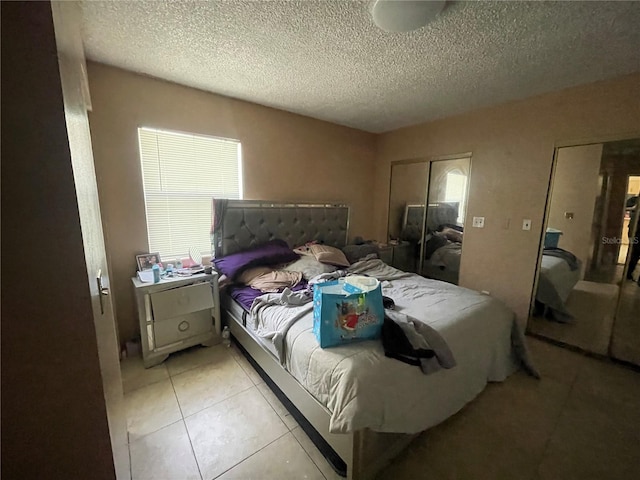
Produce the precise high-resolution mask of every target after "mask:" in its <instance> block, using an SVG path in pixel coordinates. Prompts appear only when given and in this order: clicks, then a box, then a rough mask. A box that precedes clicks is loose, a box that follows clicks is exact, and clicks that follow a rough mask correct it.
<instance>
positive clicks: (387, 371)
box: [213, 201, 535, 479]
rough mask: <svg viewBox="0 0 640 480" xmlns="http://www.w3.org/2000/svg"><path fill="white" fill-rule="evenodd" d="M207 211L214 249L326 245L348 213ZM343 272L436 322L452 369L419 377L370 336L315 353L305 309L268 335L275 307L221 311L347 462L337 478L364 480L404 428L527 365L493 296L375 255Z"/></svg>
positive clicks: (341, 234) (250, 208) (454, 407)
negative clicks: (369, 279) (273, 337)
mask: <svg viewBox="0 0 640 480" xmlns="http://www.w3.org/2000/svg"><path fill="white" fill-rule="evenodd" d="M218 210H219V209H218V208H216V212H217V213H216V220H215V227H214V239H213V241H214V251H215V255H216V257H220V256H224V255H228V254H231V253H234V252H237V251H239V250H241V249H242V248H246V247H250V246H252V245H255V244H257V243H260V242H261V241H267V240H270V239H273V238H281V239H284V240H286V241H287V243H288V244H289V246H290V247H294V246H297V245H301V244H303V243H304V242H306V241H308V240H318V241H321V242H324V243H326V244H330V245H333V246H336V247H343V246H344V245H345V244H346V242H347V236H348V218H349V209H348V207H346V206H343V205H328V204H327V205H319V204H277V203H272V202H258V201H228V202H225V205H224V207H221V208H220V211H221V213H218ZM349 268H350V269H351V270H352V271H353V272H354V273H366V274H369V275H371V276H374V277H376V278H378V279H379V280H380V281H381V282H382V287H383V294H385V295H387V296H390V297H391V298H393V299H394V300H395V302H396V308H397V310H399V311H401V312H403V313H406V314H408V315H411V316H412V317H415V318H418V319H420V320H422V321H424V322H425V323H428V324H430V325H431V326H432V327H433V328H435V329H436V330H437V331H438V332H439V333H440V334H441V335H442V337H443V338H444V339H445V340H446V342H447V343H448V345H449V347H450V348H451V350H452V352H453V353H454V355H455V358H456V362H457V365H456V367H454V368H452V369H449V370H444V369H443V370H440V371H438V372H436V373H432V374H430V375H424V374H422V372H421V371H420V369H419V368H416V367H413V366H410V365H406V364H404V363H401V362H398V361H396V360H393V359H390V358H387V357H385V356H384V351H383V349H382V346H381V343H380V341H378V340H376V341H366V342H360V343H357V344H352V345H346V346H340V347H333V348H327V349H321V348H319V346H318V344H317V341H316V339H315V337H314V335H313V333H312V331H311V328H312V314H311V310H310V308H309V306H304V305H302V306H300V308H299V309H298V310H295V312H294V313H290V314H295V315H296V316H297V317H298V320H297V321H295V322H293V323H290V324H288V325H287V329H286V332H285V334H284V335H283V336H282V337H281V342H280V343H278V342H275V343H274V342H271V341H270V340H269V339H268V338H266V337H264V336H261V335H259V334H258V331H259V330H260V329H261V328H262V332H263V331H264V329H265V328H266V329H267V330H269V329H272V330H275V331H277V330H278V323H279V322H280V323H282V322H283V318H286V315H284V314H283V309H285V308H286V307H284V306H278V305H272V306H269V307H268V308H265V309H262V310H261V311H260V313H259V314H258V313H257V310H255V311H254V312H253V313H254V315H250V314H248V312H247V308H246V307H247V305H245V306H244V307H243V306H242V305H239V304H238V303H237V302H235V301H234V300H233V299H231V298H230V297H229V296H227V295H223V296H222V307H223V312H224V314H223V318H224V319H225V320H226V322H227V323H228V325H229V327H230V330H231V333H232V334H233V336H234V337H235V338H236V339H237V341H238V342H239V343H240V344H241V345H242V347H243V349H244V350H246V352H247V353H248V354H249V355H250V356H251V357H252V359H253V360H254V361H255V362H256V363H257V364H258V365H259V366H260V368H261V369H262V370H263V371H264V372H265V373H266V374H267V375H268V377H269V379H270V380H272V381H273V382H274V383H275V385H276V386H277V387H278V388H279V389H280V390H281V391H282V392H283V393H284V394H285V395H286V397H287V399H288V400H289V401H290V402H291V403H292V404H293V405H294V406H295V407H296V408H297V410H299V411H300V412H301V413H302V414H303V415H304V417H305V419H306V420H307V421H308V422H309V423H310V424H311V425H312V426H313V428H314V429H315V430H316V431H317V432H318V433H319V434H320V435H321V437H322V438H323V440H324V441H326V442H327V443H328V445H330V446H331V448H332V449H333V450H334V451H335V452H336V453H337V454H338V455H339V456H340V458H341V459H342V460H343V461H344V462H345V463H346V466H347V472H346V473H347V478H350V479H363V478H372V477H373V476H374V475H375V473H376V472H377V471H378V470H380V469H381V468H382V467H383V466H384V465H385V464H386V463H387V462H388V461H389V460H390V459H391V458H393V457H394V456H395V455H397V453H399V452H400V451H401V450H402V449H403V448H404V447H405V446H406V445H408V443H409V442H410V441H411V440H412V439H413V438H414V437H415V435H417V434H418V433H419V432H421V431H423V430H426V429H427V428H429V427H431V426H434V425H436V424H438V423H440V422H442V421H444V420H445V419H446V418H448V417H450V416H451V415H453V414H454V413H456V412H457V411H459V410H460V409H461V408H463V407H464V405H465V404H466V403H468V402H469V401H471V400H473V398H475V397H476V396H477V395H478V394H479V393H480V392H481V391H482V390H483V389H484V387H485V385H486V383H487V382H488V381H502V380H504V379H505V378H506V377H507V376H509V375H510V374H511V373H513V372H514V371H515V370H516V369H517V368H518V366H519V365H520V364H521V363H522V362H524V364H525V365H527V366H528V367H529V368H530V369H531V371H532V372H534V373H535V369H534V368H533V367H532V366H531V364H530V362H529V361H528V358H527V354H526V348H525V345H524V341H523V337H522V332H520V330H519V329H518V326H517V323H516V322H515V317H514V314H513V312H512V311H510V310H509V309H508V308H506V307H505V306H504V305H503V304H502V303H501V302H499V301H497V300H495V299H493V298H491V297H489V296H486V295H481V294H479V293H477V292H473V291H470V290H467V289H462V288H459V287H456V286H453V285H449V284H446V283H443V282H439V281H435V280H430V279H426V278H423V277H420V276H418V275H414V274H409V273H406V272H401V271H399V270H397V269H395V268H393V267H391V266H388V265H386V264H384V263H383V262H382V261H380V260H375V259H366V260H364V261H361V262H357V263H355V264H353V265H352V266H351V267H349ZM305 308H306V309H307V310H306V311H305ZM290 312H291V311H290ZM262 332H261V333H262Z"/></svg>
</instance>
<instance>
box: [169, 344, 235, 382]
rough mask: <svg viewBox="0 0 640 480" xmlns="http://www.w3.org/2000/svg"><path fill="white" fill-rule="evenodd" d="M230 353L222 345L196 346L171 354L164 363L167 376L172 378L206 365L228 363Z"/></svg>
mask: <svg viewBox="0 0 640 480" xmlns="http://www.w3.org/2000/svg"><path fill="white" fill-rule="evenodd" d="M230 358H231V352H230V351H229V350H228V349H227V348H226V347H224V346H223V345H214V346H213V347H204V346H202V345H196V346H194V347H191V348H187V349H186V350H182V351H180V352H176V353H172V354H171V355H170V356H169V358H168V359H167V360H166V361H165V364H166V365H167V370H168V371H169V375H171V376H172V377H173V376H175V375H179V374H181V373H183V372H186V371H187V370H191V369H193V368H197V367H200V366H202V365H208V364H220V363H225V362H228V361H229V360H230Z"/></svg>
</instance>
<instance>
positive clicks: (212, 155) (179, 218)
mask: <svg viewBox="0 0 640 480" xmlns="http://www.w3.org/2000/svg"><path fill="white" fill-rule="evenodd" d="M138 139H139V142H140V161H141V164H142V178H143V183H144V202H145V206H146V212H147V230H148V233H149V251H150V252H159V253H160V257H161V258H176V257H182V256H186V255H187V254H188V252H189V249H191V248H195V249H196V250H198V251H200V252H201V253H202V254H209V253H210V252H211V240H210V235H209V232H210V230H211V198H212V197H217V198H242V159H241V146H240V142H238V141H237V140H230V139H225V138H216V137H207V136H204V135H192V134H188V133H179V132H170V131H166V130H156V129H152V128H139V129H138Z"/></svg>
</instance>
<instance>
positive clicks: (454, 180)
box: [444, 173, 467, 223]
mask: <svg viewBox="0 0 640 480" xmlns="http://www.w3.org/2000/svg"><path fill="white" fill-rule="evenodd" d="M466 196H467V176H466V175H465V174H462V173H447V183H446V186H445V193H444V201H445V202H458V205H459V210H458V218H457V222H458V223H463V222H464V213H465V212H464V210H465V206H466V203H465V197H466Z"/></svg>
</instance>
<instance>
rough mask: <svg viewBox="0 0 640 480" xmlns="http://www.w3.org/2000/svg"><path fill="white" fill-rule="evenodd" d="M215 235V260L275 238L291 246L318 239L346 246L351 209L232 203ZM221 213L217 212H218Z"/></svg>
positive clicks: (324, 205)
mask: <svg viewBox="0 0 640 480" xmlns="http://www.w3.org/2000/svg"><path fill="white" fill-rule="evenodd" d="M226 202H227V203H226V207H225V208H224V214H223V216H222V218H221V219H220V221H219V222H218V220H216V224H217V229H216V230H215V231H214V232H213V245H212V247H213V248H212V249H213V251H214V255H215V257H222V256H224V255H229V254H231V253H235V252H238V251H240V250H243V249H245V248H248V247H251V246H253V245H257V244H260V243H263V242H266V241H268V240H272V239H274V238H280V239H282V240H285V241H286V242H287V243H288V244H289V246H290V247H292V248H293V247H297V246H300V245H303V244H305V243H306V242H309V241H312V240H317V241H320V242H322V243H324V244H326V245H332V246H334V247H344V246H345V245H346V244H347V236H348V232H349V207H348V206H347V205H339V204H318V203H277V202H266V201H258V200H228V201H226ZM216 210H217V209H216Z"/></svg>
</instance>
